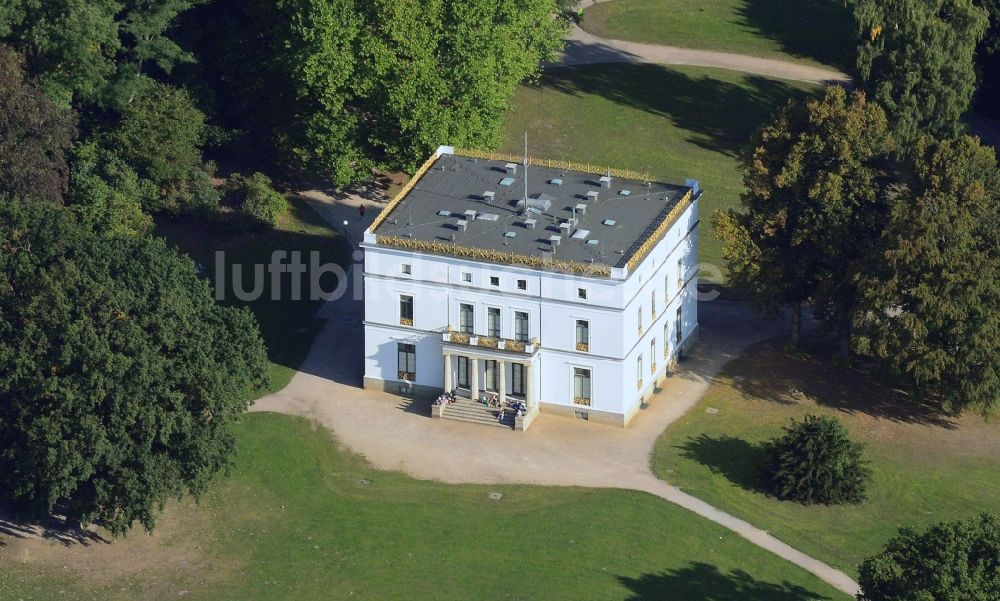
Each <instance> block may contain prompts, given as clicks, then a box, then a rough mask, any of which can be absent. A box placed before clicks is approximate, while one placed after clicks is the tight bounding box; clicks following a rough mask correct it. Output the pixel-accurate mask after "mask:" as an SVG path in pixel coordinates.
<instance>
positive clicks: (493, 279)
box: [490, 275, 500, 286]
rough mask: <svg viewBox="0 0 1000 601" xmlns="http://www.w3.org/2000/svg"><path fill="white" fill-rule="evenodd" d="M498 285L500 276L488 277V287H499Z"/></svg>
mask: <svg viewBox="0 0 1000 601" xmlns="http://www.w3.org/2000/svg"><path fill="white" fill-rule="evenodd" d="M499 285H500V276H498V275H491V276H490V286H499Z"/></svg>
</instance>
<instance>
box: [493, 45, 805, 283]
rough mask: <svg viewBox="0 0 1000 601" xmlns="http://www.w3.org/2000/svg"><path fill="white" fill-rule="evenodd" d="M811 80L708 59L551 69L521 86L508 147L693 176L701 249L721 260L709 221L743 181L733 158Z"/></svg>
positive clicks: (679, 178) (671, 178)
mask: <svg viewBox="0 0 1000 601" xmlns="http://www.w3.org/2000/svg"><path fill="white" fill-rule="evenodd" d="M817 89H818V88H817V87H816V86H811V85H808V84H795V83H789V82H783V81H778V80H774V79H768V78H764V77H757V76H753V75H745V74H740V73H735V72H731V71H722V70H717V69H702V68H694V67H689V68H680V67H678V68H673V67H670V68H668V67H663V66H658V65H593V66H587V67H574V68H560V69H549V70H547V71H546V72H545V73H544V75H543V76H542V77H541V80H540V81H539V82H538V83H537V85H523V86H521V87H520V88H519V89H518V91H517V94H516V95H515V97H514V100H513V104H514V108H513V110H512V111H511V113H510V114H509V115H508V117H507V121H506V135H505V142H504V145H503V150H504V151H506V152H511V153H516V154H520V153H522V152H523V151H524V132H525V131H527V132H528V136H529V152H530V153H531V154H532V155H533V156H539V157H545V158H552V159H565V160H569V161H575V162H582V163H594V164H597V165H606V166H612V167H621V168H627V169H633V170H637V171H647V172H649V173H650V174H651V175H652V176H653V177H655V178H657V179H661V180H664V181H667V182H676V183H683V182H684V180H685V179H688V178H691V179H697V180H699V181H700V182H701V185H702V188H703V189H704V191H705V193H704V196H703V198H702V202H701V218H702V229H701V238H700V255H701V260H702V261H703V262H709V263H715V264H717V265H721V264H722V259H721V247H720V244H719V242H718V240H716V239H715V237H714V235H713V233H712V229H711V227H710V223H711V217H712V213H713V211H715V210H716V209H722V208H727V207H731V206H734V205H735V204H736V202H737V201H738V199H739V195H740V192H741V191H742V189H743V183H742V179H741V177H740V174H739V172H738V170H737V157H738V156H739V153H740V152H741V151H743V150H744V149H745V148H746V147H747V146H748V145H749V142H750V136H751V134H752V133H753V131H754V130H755V129H756V128H757V127H759V126H760V125H761V124H762V123H764V122H765V121H766V120H767V119H768V118H769V117H770V116H771V115H772V114H773V113H774V112H775V111H776V110H778V109H779V108H780V107H781V106H783V105H784V104H785V103H786V102H787V101H788V100H789V99H790V98H792V97H802V96H805V95H807V94H810V93H813V92H815V91H816V90H817Z"/></svg>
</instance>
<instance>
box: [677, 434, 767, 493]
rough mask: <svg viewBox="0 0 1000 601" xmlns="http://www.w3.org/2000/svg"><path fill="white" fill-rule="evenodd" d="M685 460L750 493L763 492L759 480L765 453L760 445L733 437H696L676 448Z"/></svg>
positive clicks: (760, 479)
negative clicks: (722, 477) (699, 465)
mask: <svg viewBox="0 0 1000 601" xmlns="http://www.w3.org/2000/svg"><path fill="white" fill-rule="evenodd" d="M677 448H678V449H680V451H681V455H682V456H683V457H684V458H686V459H691V460H692V461H697V462H698V463H700V464H702V465H704V466H705V467H707V468H709V469H710V470H712V473H714V474H720V475H722V476H724V477H725V478H726V479H727V480H729V481H730V482H732V483H733V484H736V485H737V486H739V487H740V488H743V489H744V490H748V491H750V492H759V493H765V494H766V493H767V490H766V489H765V487H764V481H763V479H762V478H761V467H762V466H763V464H764V460H765V455H766V451H765V449H764V446H763V445H761V444H755V443H751V442H747V441H745V440H743V439H742V438H736V437H735V436H719V437H711V436H708V435H707V434H699V435H698V436H697V438H688V440H687V441H686V442H684V443H683V444H679V445H677Z"/></svg>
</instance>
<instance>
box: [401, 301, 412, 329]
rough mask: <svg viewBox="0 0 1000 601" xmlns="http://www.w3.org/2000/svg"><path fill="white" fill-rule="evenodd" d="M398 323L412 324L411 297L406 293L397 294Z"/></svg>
mask: <svg viewBox="0 0 1000 601" xmlns="http://www.w3.org/2000/svg"><path fill="white" fill-rule="evenodd" d="M399 325H403V326H412V325H413V297H412V296H410V295H408V294H400V295H399Z"/></svg>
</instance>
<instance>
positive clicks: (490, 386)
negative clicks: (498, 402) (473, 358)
mask: <svg viewBox="0 0 1000 601" xmlns="http://www.w3.org/2000/svg"><path fill="white" fill-rule="evenodd" d="M486 390H488V391H490V392H496V391H498V390H500V370H498V369H497V362H496V361H493V360H491V359H487V360H486Z"/></svg>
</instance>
